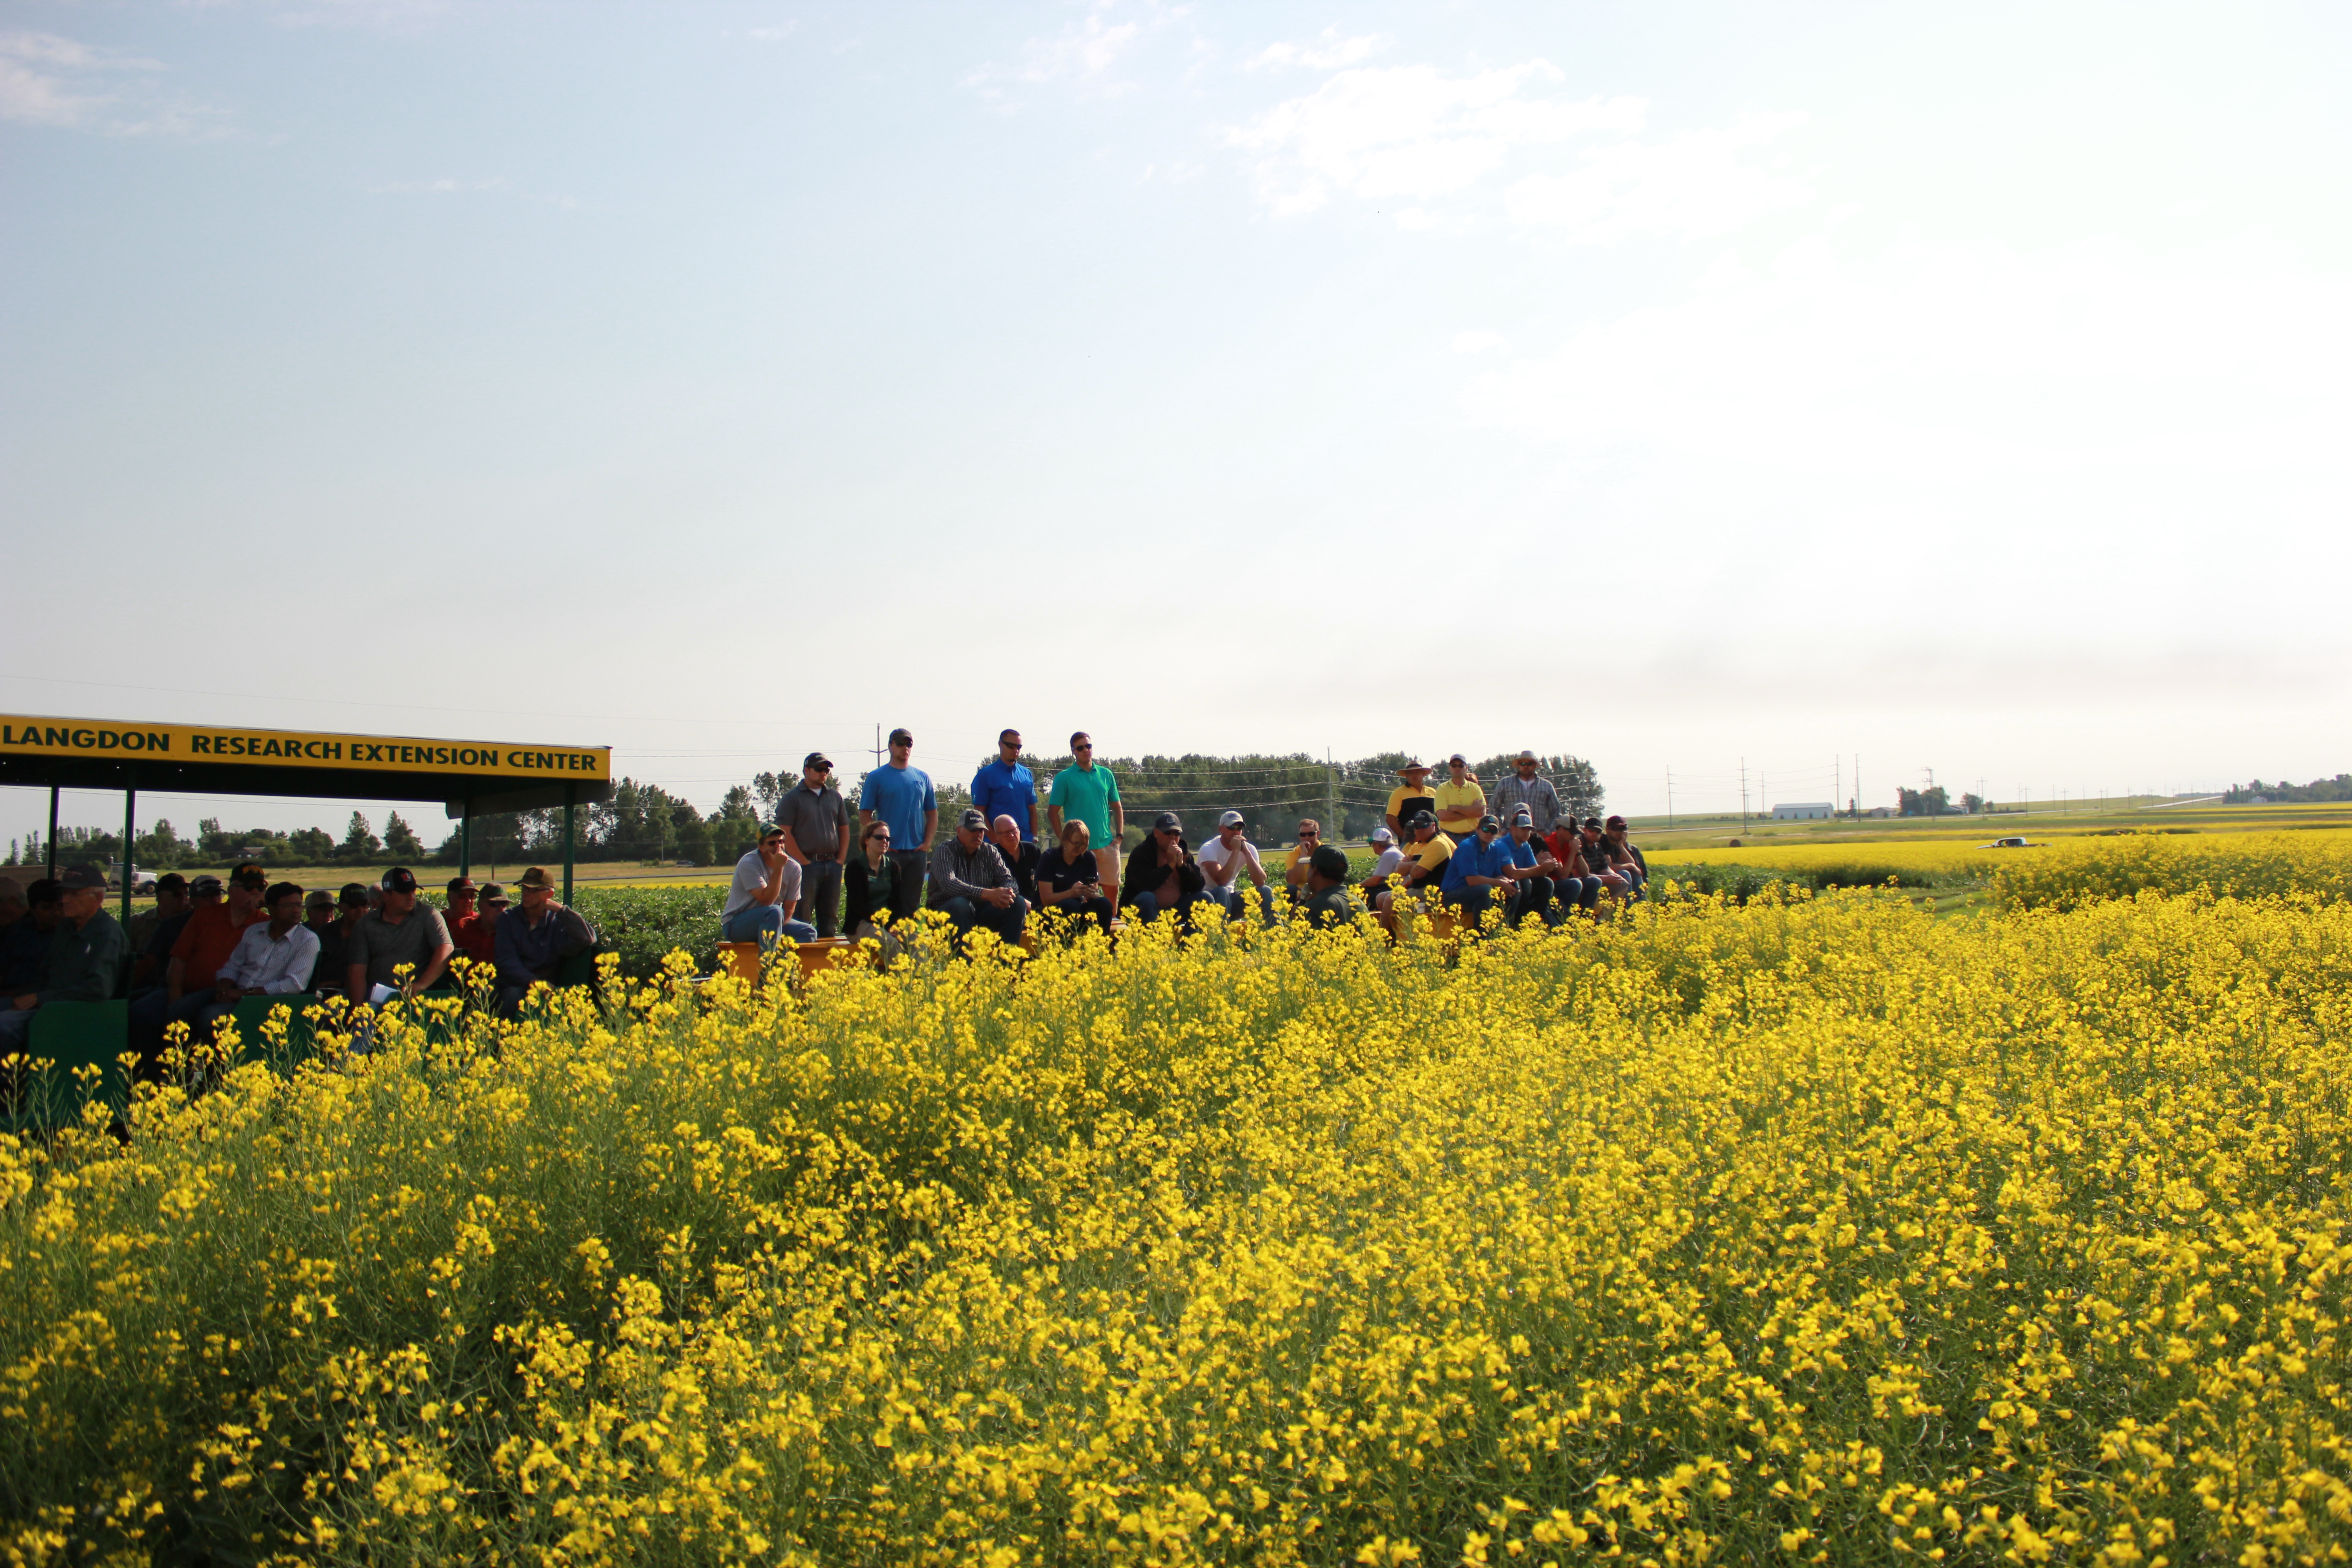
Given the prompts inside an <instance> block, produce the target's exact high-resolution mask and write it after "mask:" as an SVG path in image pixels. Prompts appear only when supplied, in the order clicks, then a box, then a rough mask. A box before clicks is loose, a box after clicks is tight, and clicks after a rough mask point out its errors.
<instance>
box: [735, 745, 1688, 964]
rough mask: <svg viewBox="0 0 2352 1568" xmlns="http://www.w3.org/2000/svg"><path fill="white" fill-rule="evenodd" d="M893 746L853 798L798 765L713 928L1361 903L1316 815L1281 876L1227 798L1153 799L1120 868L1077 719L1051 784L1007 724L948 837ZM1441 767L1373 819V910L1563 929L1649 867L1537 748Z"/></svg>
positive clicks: (995, 921) (1176, 913) (780, 933)
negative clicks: (929, 915) (1574, 811)
mask: <svg viewBox="0 0 2352 1568" xmlns="http://www.w3.org/2000/svg"><path fill="white" fill-rule="evenodd" d="M889 744H890V756H889V761H888V762H887V763H884V764H883V765H882V766H880V767H877V768H876V769H874V770H873V771H872V772H870V773H867V774H866V779H865V783H864V784H863V786H862V787H861V788H860V790H859V791H858V795H857V802H856V806H855V807H853V806H852V805H850V803H849V801H848V799H847V797H846V796H845V795H844V793H843V792H842V790H841V789H840V788H839V787H838V785H837V784H835V781H834V772H833V762H832V760H831V759H830V758H828V757H826V756H825V755H824V753H823V752H810V753H809V754H808V755H807V756H806V757H804V758H803V759H802V762H801V782H800V783H799V784H797V785H796V786H794V787H793V789H792V790H791V791H789V792H787V793H786V795H784V796H783V798H782V800H780V801H779V802H778V803H777V805H776V810H775V819H774V820H773V821H772V822H771V823H768V824H767V825H765V826H763V828H762V829H761V836H760V841H759V843H758V845H757V846H755V847H753V848H752V849H751V850H750V851H749V852H748V853H746V854H745V855H744V856H743V858H741V859H740V861H738V862H737V863H736V867H735V873H734V877H733V879H732V880H731V881H730V884H729V887H728V890H727V899H726V902H725V905H724V907H723V909H722V910H721V912H720V916H719V936H720V940H721V941H725V942H772V941H774V940H776V939H777V938H779V937H790V938H792V939H793V941H795V942H813V941H816V940H819V939H824V938H831V937H834V936H835V935H838V934H841V933H843V932H846V933H847V934H849V935H851V936H854V937H867V936H873V935H876V934H877V933H878V932H880V931H884V930H886V929H887V925H888V924H889V922H890V921H894V920H903V919H905V918H906V917H908V916H909V915H911V914H913V913H914V912H915V911H916V910H919V909H921V908H922V907H924V905H925V902H926V901H927V900H928V902H929V907H930V908H932V909H935V910H940V911H941V912H943V913H944V914H946V915H947V916H948V918H949V919H950V921H953V922H954V924H955V927H956V929H957V931H958V932H959V933H961V932H967V931H972V930H975V929H981V930H987V931H994V932H996V933H997V935H998V936H1000V937H1002V938H1003V939H1004V940H1005V941H1007V942H1012V941H1017V940H1018V939H1019V937H1020V935H1021V932H1022V930H1023V928H1024V924H1025V923H1026V921H1027V919H1028V917H1029V914H1030V913H1031V912H1032V911H1033V910H1053V911H1057V912H1060V913H1062V914H1066V915H1068V916H1071V917H1073V918H1075V919H1078V920H1091V921H1097V922H1099V923H1100V925H1101V926H1102V927H1103V928H1104V929H1106V930H1108V929H1109V927H1110V925H1111V923H1112V921H1114V920H1115V919H1117V918H1118V917H1120V916H1121V915H1125V916H1129V917H1132V918H1134V919H1137V920H1141V921H1153V920H1157V919H1159V918H1160V916H1162V915H1171V916H1173V917H1175V918H1177V919H1180V920H1189V919H1191V918H1192V916H1193V914H1194V911H1195V910H1196V908H1197V907H1198V906H1201V905H1203V904H1205V905H1210V906H1213V908H1214V909H1215V910H1217V911H1219V912H1221V913H1222V914H1223V915H1225V916H1226V917H1228V918H1232V917H1236V916H1243V915H1247V914H1249V913H1251V912H1252V911H1253V910H1255V913H1256V914H1257V915H1258V916H1259V917H1260V918H1263V919H1265V920H1267V921H1272V920H1275V919H1276V918H1277V911H1278V910H1281V909H1283V908H1284V907H1286V906H1295V907H1296V908H1297V910H1298V911H1299V913H1300V914H1301V915H1302V916H1303V917H1304V918H1305V919H1307V920H1308V921H1312V922H1315V923H1318V924H1320V923H1325V922H1328V921H1337V920H1346V919H1349V918H1352V916H1353V914H1354V912H1355V910H1356V905H1355V903H1354V901H1353V900H1352V899H1351V898H1350V897H1349V890H1348V888H1349V878H1350V876H1351V869H1350V866H1349V860H1348V857H1347V855H1346V854H1345V853H1344V852H1343V851H1342V850H1340V849H1339V847H1337V846H1336V845H1331V844H1327V843H1325V842H1324V839H1323V826H1322V824H1321V823H1319V822H1318V821H1317V820H1316V819H1315V818H1313V817H1307V818H1304V819H1302V820H1301V821H1300V822H1299V824H1298V827H1297V841H1296V842H1295V843H1294V844H1293V845H1291V846H1290V847H1289V849H1288V852H1287V854H1286V857H1285V858H1284V863H1283V866H1282V874H1281V877H1280V879H1279V880H1278V881H1277V879H1276V877H1275V875H1274V873H1273V872H1272V871H1270V870H1269V869H1268V868H1267V866H1266V862H1265V856H1264V855H1262V854H1261V853H1260V851H1259V849H1258V847H1257V846H1256V845H1255V844H1253V843H1251V842H1250V840H1249V837H1248V835H1247V823H1246V819H1245V818H1244V816H1243V815H1242V814H1241V813H1240V812H1238V811H1225V812H1223V813H1222V814H1221V815H1220V816H1219V817H1218V820H1217V826H1216V829H1215V831H1214V833H1213V834H1212V835H1211V836H1210V837H1207V838H1206V839H1205V840H1204V841H1203V842H1202V844H1201V845H1200V846H1199V847H1198V848H1197V849H1196V848H1195V847H1193V845H1192V841H1191V839H1190V838H1189V837H1187V836H1186V834H1185V829H1184V823H1183V819H1182V818H1181V816H1178V815H1177V814H1176V813H1175V812H1172V811H1163V812H1160V813H1159V814H1158V815H1157V816H1155V817H1154V818H1153V820H1152V824H1151V827H1150V831H1149V832H1147V833H1146V834H1145V835H1144V837H1143V839H1142V841H1141V842H1140V843H1139V844H1138V845H1137V846H1136V847H1134V848H1133V849H1132V850H1130V851H1129V852H1128V854H1127V856H1126V858H1125V861H1124V863H1123V864H1122V862H1121V859H1120V856H1119V845H1120V843H1121V841H1122V840H1123V838H1124V837H1125V835H1126V831H1127V807H1126V805H1125V804H1124V803H1123V802H1121V800H1120V799H1119V794H1118V778H1117V777H1116V776H1115V775H1114V774H1113V773H1112V772H1111V770H1110V769H1109V768H1108V767H1107V766H1104V765H1102V764H1100V763H1097V762H1096V761H1095V760H1094V742H1093V739H1092V737H1090V736H1089V735H1087V733H1086V732H1085V731H1079V732H1077V733H1076V734H1074V735H1072V736H1071V737H1070V755H1071V756H1072V758H1073V759H1075V761H1074V763H1073V765H1072V766H1069V767H1066V768H1064V769H1062V770H1061V771H1060V772H1058V773H1055V774H1054V776H1053V779H1052V782H1051V784H1050V785H1049V786H1048V787H1047V788H1045V790H1043V791H1040V789H1039V788H1038V784H1037V779H1036V776H1035V774H1034V773H1033V772H1032V771H1031V769H1030V768H1029V767H1027V766H1026V765H1025V764H1024V763H1022V761H1021V752H1022V738H1021V732H1020V731H1018V730H1007V731H1003V733H1002V734H1001V735H999V736H998V737H997V756H996V758H995V759H994V760H993V761H992V762H989V763H985V764H983V765H982V768H981V769H980V771H979V772H978V773H975V774H974V775H973V777H972V781H971V806H970V807H968V808H967V809H965V810H964V811H963V813H962V814H961V817H960V818H959V819H958V820H957V821H956V823H955V824H954V825H953V826H952V828H951V829H950V831H949V832H948V833H946V834H945V835H944V836H942V835H941V833H940V809H939V792H938V790H937V789H936V788H935V787H934V786H933V784H932V783H931V779H930V775H929V774H928V773H925V772H924V771H923V770H922V769H920V768H919V767H916V766H915V765H914V750H915V737H914V735H913V734H912V733H911V732H910V731H906V730H903V729H901V730H893V731H891V732H890V743H889ZM1446 771H1447V776H1446V777H1445V778H1444V780H1443V781H1441V782H1439V783H1437V784H1431V783H1430V778H1431V774H1432V773H1433V770H1432V769H1430V768H1429V767H1427V766H1425V765H1423V763H1420V762H1419V761H1417V760H1416V761H1412V762H1409V763H1406V765H1405V766H1403V767H1402V768H1400V769H1398V770H1397V772H1398V776H1399V778H1400V779H1401V780H1402V783H1401V784H1398V786H1397V787H1396V789H1395V791H1394V792H1393V793H1392V794H1391V795H1390V796H1389V800H1388V807H1387V811H1386V812H1385V814H1384V821H1383V824H1382V826H1380V827H1378V828H1375V829H1374V830H1373V832H1372V836H1371V845H1372V849H1373V854H1374V862H1373V866H1372V871H1371V875H1370V877H1368V878H1366V879H1364V880H1363V881H1362V883H1361V884H1360V889H1361V891H1362V893H1363V895H1364V897H1365V899H1366V900H1367V902H1368V903H1369V904H1370V907H1371V908H1373V909H1375V910H1381V911H1382V912H1393V911H1395V910H1398V909H1400V908H1408V909H1426V908H1432V907H1440V908H1451V909H1454V910H1457V911H1458V912H1459V913H1460V914H1462V915H1463V916H1465V918H1468V919H1470V920H1473V921H1475V920H1478V919H1480V918H1482V917H1483V916H1484V915H1485V914H1486V911H1487V910H1490V909H1495V910H1500V911H1501V912H1502V915H1503V918H1504V919H1505V920H1506V921H1508V922H1509V923H1511V924H1513V925H1517V923H1518V922H1519V921H1522V920H1524V919H1526V918H1527V917H1528V915H1531V914H1532V915H1535V916H1537V917H1538V918H1539V919H1541V920H1543V921H1546V922H1547V923H1550V924H1557V923H1559V921H1563V920H1565V919H1567V918H1569V917H1570V915H1572V914H1578V913H1583V914H1588V915H1597V914H1599V913H1600V912H1601V910H1603V908H1604V907H1605V906H1607V905H1611V904H1613V903H1616V902H1622V901H1623V900H1629V899H1637V898H1640V897H1642V896H1643V890H1644V889H1645V887H1646V885H1647V883H1648V880H1649V867H1648V862H1647V861H1646V860H1644V859H1643V855H1642V851H1641V850H1640V849H1639V848H1637V847H1634V846H1633V844H1632V843H1631V842H1630V841H1629V840H1628V839H1627V837H1626V828H1625V819H1624V818H1623V817H1622V816H1612V817H1610V818H1608V819H1607V820H1606V821H1605V822H1604V821H1603V820H1601V818H1600V817H1597V816H1590V817H1587V818H1585V820H1584V821H1582V822H1581V823H1579V822H1577V821H1575V820H1574V819H1573V818H1572V817H1570V816H1569V814H1568V810H1567V807H1566V806H1565V805H1564V804H1563V803H1562V802H1561V800H1560V796H1559V790H1558V789H1557V788H1555V787H1554V785H1553V784H1552V783H1551V781H1550V780H1549V779H1547V778H1545V777H1544V776H1543V775H1542V773H1541V771H1540V768H1539V766H1538V759H1537V757H1536V754H1535V753H1534V752H1520V753H1519V755H1518V757H1517V760H1516V761H1515V763H1513V766H1512V770H1511V773H1510V776H1508V777H1507V778H1503V779H1501V780H1498V781H1497V782H1496V785H1495V789H1494V791H1493V793H1492V795H1491V796H1490V795H1489V794H1488V792H1487V791H1486V788H1485V786H1483V785H1482V784H1480V783H1479V781H1478V780H1477V779H1476V778H1475V776H1473V775H1472V774H1471V773H1470V769H1469V763H1468V762H1467V761H1466V760H1465V758H1464V757H1463V756H1462V755H1461V754H1459V753H1456V754H1455V755H1454V756H1453V757H1452V758H1450V759H1448V761H1447V763H1446ZM1401 900H1402V902H1401Z"/></svg>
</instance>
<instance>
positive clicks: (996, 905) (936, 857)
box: [931, 810, 1029, 942]
mask: <svg viewBox="0 0 2352 1568" xmlns="http://www.w3.org/2000/svg"><path fill="white" fill-rule="evenodd" d="M931 907H932V908H933V909H937V910H946V911H947V917H948V919H950V920H951V921H955V928H956V935H957V937H958V938H959V939H961V937H962V936H963V935H964V934H965V933H966V932H968V931H971V928H972V927H974V926H976V925H978V926H985V927H987V928H988V929H989V930H990V931H994V932H995V933H996V935H997V938H998V940H999V941H1002V942H1019V941H1020V940H1021V927H1022V923H1023V922H1024V921H1027V920H1028V918H1029V900H1026V899H1024V898H1023V897H1022V896H1021V889H1018V888H1016V887H1014V886H1013V870H1012V868H1010V867H1008V866H1007V865H1005V863H1004V857H1003V856H1002V855H1000V854H998V853H997V852H996V846H995V845H993V844H991V843H990V842H989V841H988V818H986V817H985V816H982V815H981V814H980V813H979V812H977V811H974V810H966V811H965V812H964V814H963V817H962V819H961V821H960V822H959V823H958V824H957V825H956V830H955V832H954V834H953V835H952V836H951V837H949V839H948V840H947V842H945V843H944V844H941V845H940V847H938V848H937V849H934V850H932V851H931Z"/></svg>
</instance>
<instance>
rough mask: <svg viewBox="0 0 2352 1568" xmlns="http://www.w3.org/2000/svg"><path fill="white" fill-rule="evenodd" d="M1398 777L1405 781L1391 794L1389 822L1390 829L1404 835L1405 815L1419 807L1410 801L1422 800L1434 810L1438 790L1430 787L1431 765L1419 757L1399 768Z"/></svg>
mask: <svg viewBox="0 0 2352 1568" xmlns="http://www.w3.org/2000/svg"><path fill="white" fill-rule="evenodd" d="M1397 777H1399V778H1401V779H1402V780H1404V783H1402V784H1399V785H1397V787H1396V788H1395V789H1394V790H1392V791H1391V792H1390V794H1389V812H1388V823H1389V831H1390V832H1391V833H1393V834H1396V835H1397V836H1398V837H1403V836H1404V818H1405V816H1407V815H1409V814H1410V813H1412V811H1414V810H1416V809H1419V808H1417V807H1415V806H1413V805H1410V804H1408V803H1409V802H1412V801H1416V800H1417V801H1422V802H1424V803H1426V804H1427V805H1428V807H1429V809H1431V810H1435V809H1436V801H1437V792H1436V791H1435V790H1433V789H1431V788H1430V787H1429V767H1428V764H1427V763H1423V761H1422V760H1421V759H1420V758H1419V757H1415V758H1413V759H1412V761H1411V762H1408V763H1405V765H1404V766H1402V767H1401V768H1399V769H1398V770H1397Z"/></svg>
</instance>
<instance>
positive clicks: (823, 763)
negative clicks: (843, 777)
mask: <svg viewBox="0 0 2352 1568" xmlns="http://www.w3.org/2000/svg"><path fill="white" fill-rule="evenodd" d="M801 766H803V767H804V768H823V769H824V771H825V772H827V773H831V772H832V771H833V759H832V758H831V757H828V756H826V755H825V754H824V752H810V753H809V754H808V755H807V756H805V757H803V758H802V759H801Z"/></svg>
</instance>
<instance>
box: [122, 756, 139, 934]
mask: <svg viewBox="0 0 2352 1568" xmlns="http://www.w3.org/2000/svg"><path fill="white" fill-rule="evenodd" d="M125 771H126V773H127V775H128V776H127V777H126V778H125V780H124V783H123V785H122V923H123V924H124V925H126V926H127V925H129V924H130V923H131V879H132V878H133V876H134V875H135V874H136V871H137V868H136V867H134V866H133V865H132V864H131V837H132V830H133V829H134V828H135V827H136V826H138V822H139V783H138V775H137V774H135V773H128V770H125Z"/></svg>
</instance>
